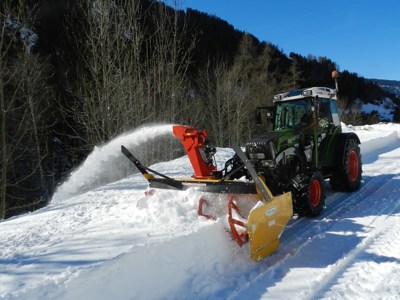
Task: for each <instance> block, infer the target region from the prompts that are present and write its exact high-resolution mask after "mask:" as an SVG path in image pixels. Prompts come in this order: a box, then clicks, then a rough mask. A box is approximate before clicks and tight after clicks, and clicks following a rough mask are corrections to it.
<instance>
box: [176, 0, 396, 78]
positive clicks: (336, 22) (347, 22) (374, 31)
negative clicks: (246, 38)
mask: <svg viewBox="0 0 400 300" xmlns="http://www.w3.org/2000/svg"><path fill="white" fill-rule="evenodd" d="M180 5H181V6H182V8H183V9H185V8H186V7H190V8H193V9H197V10H199V11H202V12H206V13H208V14H210V15H215V16H217V17H219V18H221V19H223V20H226V21H227V22H228V23H230V24H232V25H233V26H234V27H235V28H236V29H239V30H241V31H245V32H249V33H251V34H253V35H254V36H256V37H257V38H258V39H259V40H261V41H268V42H270V43H272V44H274V45H276V46H278V48H280V49H282V50H283V51H284V52H285V53H286V54H289V53H290V52H295V53H298V54H301V55H303V56H307V55H308V54H312V55H315V56H326V57H328V58H329V59H331V60H332V61H334V62H336V63H337V64H338V65H339V67H340V70H348V71H350V72H354V73H357V74H358V75H360V76H363V77H366V78H379V79H391V80H400V0H381V1H376V0H336V1H335V0H303V1H297V0H253V1H252V0H248V1H244V0H241V1H240V0H183V1H182V3H181V4H180Z"/></svg>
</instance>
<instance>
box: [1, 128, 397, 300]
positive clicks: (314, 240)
mask: <svg viewBox="0 0 400 300" xmlns="http://www.w3.org/2000/svg"><path fill="white" fill-rule="evenodd" d="M143 130H144V132H143ZM149 130H150V131H151V130H153V131H157V132H160V134H161V133H162V134H168V133H169V129H168V126H158V127H157V126H155V127H152V128H150V129H149V128H148V129H142V130H141V131H136V132H133V133H130V134H127V135H125V136H123V137H122V138H120V139H119V140H118V141H114V142H112V143H110V144H111V146H107V145H106V146H104V147H103V148H100V149H97V150H96V151H95V153H94V154H93V155H96V159H92V161H99V160H100V161H102V163H101V164H100V163H98V164H96V163H93V162H91V163H90V164H89V163H88V164H87V165H86V167H85V168H82V169H81V170H84V171H80V172H76V174H75V176H74V175H72V177H71V180H70V182H69V183H66V184H65V185H64V187H62V188H61V189H60V191H61V192H59V194H58V196H57V197H55V198H56V199H55V200H54V201H53V202H52V204H51V205H49V207H46V208H44V209H41V210H39V211H36V212H34V213H31V214H27V215H23V216H19V217H14V218H12V219H8V220H5V221H2V222H0V241H1V244H0V299H399V298H400V182H399V181H400V140H399V139H400V125H395V124H379V125H374V126H363V127H357V128H353V127H347V130H349V131H351V130H354V131H355V132H356V133H357V134H358V135H359V136H360V138H361V140H362V148H361V149H362V153H363V164H364V165H363V170H364V172H363V183H362V187H361V189H360V190H359V191H358V192H356V193H351V194H346V193H334V192H333V191H332V190H331V189H330V186H329V184H328V183H327V184H326V187H327V194H328V195H327V196H328V198H327V201H326V208H325V210H324V212H323V213H322V214H321V215H320V216H319V217H318V218H315V219H307V218H301V219H294V220H291V221H290V223H289V226H288V227H287V228H286V230H285V231H284V234H283V235H282V237H281V242H282V245H281V247H280V248H279V249H278V251H277V252H276V253H274V254H273V255H272V256H271V257H269V258H267V259H266V260H264V261H262V262H260V263H254V262H253V261H251V259H250V257H249V250H248V248H247V246H244V247H243V248H239V247H237V245H236V244H235V243H234V242H232V241H231V240H230V239H229V236H228V235H227V233H226V232H225V229H224V228H225V225H226V224H225V220H224V218H219V219H218V220H216V221H208V220H205V218H203V217H199V216H198V215H197V201H198V199H199V194H198V193H193V192H190V191H185V192H173V191H157V192H156V193H155V194H154V195H153V196H150V197H146V196H145V195H144V191H145V190H146V189H147V184H146V181H145V180H144V179H143V178H142V177H141V176H139V175H133V176H130V177H128V178H125V179H123V180H120V181H117V182H115V183H111V184H108V185H105V186H101V187H98V188H96V189H94V190H90V191H88V192H83V193H82V194H80V195H77V196H72V195H73V194H74V192H75V189H76V190H81V188H82V186H81V185H80V186H79V187H78V186H77V185H78V183H79V182H80V183H82V182H85V183H86V188H87V186H88V185H90V184H91V182H90V177H95V176H97V174H101V173H102V172H107V170H105V169H102V167H104V166H107V168H110V165H113V163H111V164H110V163H109V162H110V161H111V160H112V159H114V156H116V155H117V152H118V151H119V149H118V147H116V146H115V145H117V146H118V145H119V144H120V143H125V144H126V143H127V142H128V141H131V146H132V147H133V146H134V145H135V142H132V141H138V142H137V143H139V141H140V143H142V142H143V139H142V138H143V135H149V134H148V133H149ZM217 154H218V156H217V160H218V161H219V162H221V163H222V162H224V161H226V159H227V158H229V157H230V156H231V155H232V151H231V150H230V149H218V153H217ZM89 161H90V158H89ZM107 162H108V163H107ZM152 168H153V169H156V170H159V171H160V172H162V173H166V174H171V173H173V174H174V175H172V176H176V175H175V174H181V175H182V176H186V175H191V173H192V171H191V168H190V164H189V162H188V160H187V158H186V157H183V158H179V159H176V160H174V161H170V162H165V163H159V164H156V165H154V166H153V167H152ZM94 174H95V175H94ZM85 176H86V177H88V178H86V179H85V178H84V177H85ZM60 193H62V194H60ZM215 201H216V202H217V203H223V202H224V199H223V197H222V198H221V199H216V200H215Z"/></svg>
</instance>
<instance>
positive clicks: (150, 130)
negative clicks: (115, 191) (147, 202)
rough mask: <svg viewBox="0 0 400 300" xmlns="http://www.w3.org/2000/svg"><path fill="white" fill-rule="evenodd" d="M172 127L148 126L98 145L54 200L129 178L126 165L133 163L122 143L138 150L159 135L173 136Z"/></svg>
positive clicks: (62, 185)
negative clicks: (130, 161)
mask: <svg viewBox="0 0 400 300" xmlns="http://www.w3.org/2000/svg"><path fill="white" fill-rule="evenodd" d="M172 127H173V124H156V125H146V126H142V127H140V128H137V129H134V130H133V131H130V132H126V133H123V134H121V135H119V136H118V137H116V138H114V139H113V140H111V141H110V142H108V143H107V144H104V145H101V146H96V147H95V148H94V149H93V151H92V153H91V154H90V155H89V156H88V157H87V158H86V160H85V161H84V162H83V163H82V164H81V165H80V166H79V167H78V168H76V169H75V170H74V171H72V173H71V174H70V176H69V178H68V179H67V180H66V181H65V182H64V183H63V184H61V185H60V186H59V187H58V188H57V190H56V192H55V194H54V195H53V198H52V200H51V203H53V204H54V203H59V202H61V201H63V200H66V199H68V198H71V197H73V196H76V195H80V194H82V193H84V192H87V191H89V190H93V189H95V188H97V187H99V186H102V185H105V184H107V183H110V182H111V181H115V180H118V179H121V178H123V177H125V176H126V175H127V174H124V172H122V170H126V168H124V166H126V165H129V163H128V162H127V159H126V158H125V157H124V156H123V154H122V153H121V145H124V146H125V147H127V148H128V149H135V148H137V147H138V146H140V145H143V144H145V143H146V142H148V141H150V140H153V139H155V138H157V137H162V136H167V135H171V136H172ZM118 173H120V174H118ZM110 175H112V176H110ZM110 178H113V180H110Z"/></svg>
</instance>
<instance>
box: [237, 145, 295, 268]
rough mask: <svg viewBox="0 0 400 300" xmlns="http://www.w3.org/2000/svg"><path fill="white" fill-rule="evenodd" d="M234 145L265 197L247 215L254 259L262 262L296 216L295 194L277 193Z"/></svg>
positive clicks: (274, 248)
mask: <svg viewBox="0 0 400 300" xmlns="http://www.w3.org/2000/svg"><path fill="white" fill-rule="evenodd" d="M232 147H233V150H235V153H236V154H237V155H238V156H239V158H240V159H241V161H242V162H243V163H244V165H245V166H246V169H247V170H248V172H249V173H250V175H251V177H252V178H253V181H254V183H255V185H256V186H257V191H258V194H259V196H260V198H261V199H262V201H259V202H258V203H257V204H256V205H255V206H254V207H253V209H252V210H251V211H250V213H249V216H248V217H247V231H248V235H249V242H250V251H251V258H252V259H253V260H255V261H260V260H262V259H264V258H266V257H267V256H269V255H270V254H272V253H273V252H274V251H275V250H276V249H277V248H278V247H279V237H280V236H281V234H282V231H283V229H284V228H285V226H286V224H287V223H288V222H289V220H290V218H291V217H292V215H293V205H292V193H290V192H288V193H285V194H282V195H279V196H273V195H272V193H271V191H270V190H269V188H268V187H267V186H266V185H265V183H264V181H263V180H261V178H260V177H259V176H258V174H257V172H256V170H255V169H254V167H253V165H252V164H251V162H250V161H249V159H248V158H247V156H246V154H245V153H244V152H243V151H242V149H241V148H240V147H239V146H238V145H237V144H236V143H235V142H232Z"/></svg>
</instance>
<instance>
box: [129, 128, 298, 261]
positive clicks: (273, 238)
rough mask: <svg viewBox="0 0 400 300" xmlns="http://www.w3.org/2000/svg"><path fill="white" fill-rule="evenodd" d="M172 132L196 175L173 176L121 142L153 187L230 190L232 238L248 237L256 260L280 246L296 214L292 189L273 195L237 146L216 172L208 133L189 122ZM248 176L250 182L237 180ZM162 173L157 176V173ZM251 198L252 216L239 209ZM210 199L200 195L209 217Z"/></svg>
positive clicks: (200, 209) (240, 242)
mask: <svg viewBox="0 0 400 300" xmlns="http://www.w3.org/2000/svg"><path fill="white" fill-rule="evenodd" d="M173 134H174V135H175V136H176V137H177V138H179V139H180V140H181V142H182V145H183V147H184V148H185V150H186V153H187V154H188V157H189V160H190V163H191V164H192V167H193V170H194V175H193V176H192V178H170V177H168V176H166V175H164V174H161V173H159V172H157V171H155V170H152V169H150V168H148V167H146V166H144V165H142V164H141V163H140V162H139V160H138V159H137V158H135V157H134V155H133V154H132V153H131V152H130V151H129V150H128V149H126V148H125V147H124V146H121V151H122V153H123V154H124V155H125V156H126V157H127V158H128V159H129V160H130V161H131V162H132V163H134V164H135V166H136V167H137V168H138V169H139V171H140V172H141V173H142V174H143V176H144V177H145V178H146V179H147V181H148V182H149V186H150V187H151V188H158V189H176V190H186V189H189V188H191V189H194V190H197V191H201V192H207V193H219V194H227V196H228V198H229V200H228V202H227V215H228V223H229V228H230V231H231V235H232V238H233V239H234V240H235V241H236V242H237V244H238V245H239V246H242V245H243V244H245V243H246V242H247V241H248V242H249V245H250V252H251V258H252V259H253V260H255V261H260V260H262V259H264V258H266V257H267V256H269V255H270V254H272V253H273V252H274V251H275V250H276V249H277V248H278V247H279V237H280V235H281V234H282V231H283V229H284V228H285V226H286V224H287V223H288V221H289V219H290V218H291V217H292V215H293V209H292V197H291V193H290V192H287V193H284V194H282V195H276V196H274V195H272V193H271V191H270V190H269V188H268V187H267V186H266V185H265V182H264V180H263V179H262V178H260V177H259V176H258V174H257V172H256V171H255V169H254V168H253V166H252V165H251V163H250V161H249V159H248V158H247V157H246V155H245V153H244V152H243V151H242V150H241V148H240V147H239V146H238V145H236V144H234V145H233V149H234V151H235V153H236V155H235V156H234V157H233V158H231V159H230V160H228V161H227V162H226V163H225V168H224V169H223V170H219V171H218V170H217V167H216V165H215V164H214V162H213V156H214V154H215V153H216V150H215V148H210V147H208V145H207V137H208V134H207V131H205V130H198V129H195V128H193V127H190V126H173ZM241 174H243V175H244V174H249V176H248V177H250V179H251V180H246V181H242V180H233V179H232V178H238V176H240V177H241ZM156 176H157V177H156ZM239 200H241V201H242V200H244V201H248V200H249V201H251V203H250V205H251V206H252V207H251V209H250V210H249V212H248V214H247V216H244V215H243V213H242V212H241V211H240V208H239V205H238V203H237V202H238V201H239ZM209 204H210V203H209V201H208V200H205V199H204V198H200V200H199V206H198V213H199V215H202V216H204V217H206V218H208V219H215V218H216V217H215V216H213V215H209V214H206V213H204V212H203V209H204V208H205V206H208V205H209Z"/></svg>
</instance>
